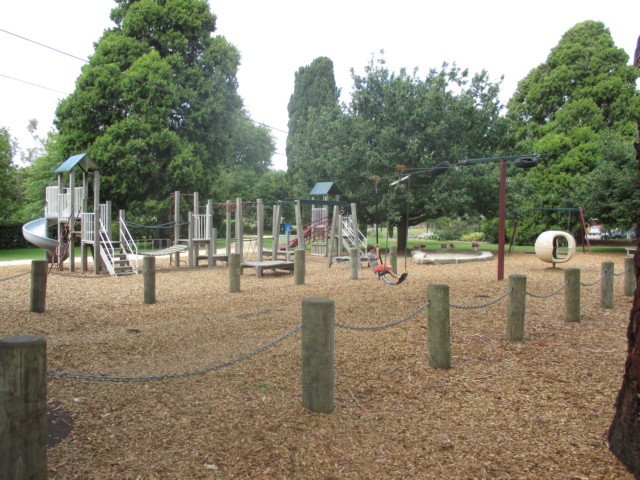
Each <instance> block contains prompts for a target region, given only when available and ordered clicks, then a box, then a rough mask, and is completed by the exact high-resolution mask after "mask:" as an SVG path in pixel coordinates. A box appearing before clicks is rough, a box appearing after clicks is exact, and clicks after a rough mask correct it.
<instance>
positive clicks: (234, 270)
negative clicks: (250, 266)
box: [229, 253, 242, 293]
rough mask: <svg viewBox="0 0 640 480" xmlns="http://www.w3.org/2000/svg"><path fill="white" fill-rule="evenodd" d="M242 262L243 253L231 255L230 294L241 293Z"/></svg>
mask: <svg viewBox="0 0 640 480" xmlns="http://www.w3.org/2000/svg"><path fill="white" fill-rule="evenodd" d="M241 262H242V254H241V253H232V254H230V255H229V293H237V292H239V291H240V273H241V272H242V264H241Z"/></svg>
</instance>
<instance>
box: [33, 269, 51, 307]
mask: <svg viewBox="0 0 640 480" xmlns="http://www.w3.org/2000/svg"><path fill="white" fill-rule="evenodd" d="M48 266H49V262H47V261H46V260H33V261H32V262H31V289H30V302H29V311H30V312H36V313H42V312H44V307H45V303H46V299H47V267H48Z"/></svg>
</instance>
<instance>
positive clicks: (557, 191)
mask: <svg viewBox="0 0 640 480" xmlns="http://www.w3.org/2000/svg"><path fill="white" fill-rule="evenodd" d="M627 61H628V57H627V54H626V53H625V51H624V50H623V49H620V48H617V47H616V46H615V45H614V43H613V40H612V38H611V35H610V33H609V31H608V29H606V28H605V26H604V25H603V24H602V23H600V22H594V21H586V22H583V23H580V24H578V25H576V26H575V27H573V28H572V29H570V30H569V31H568V32H567V33H566V34H565V35H564V36H563V37H562V39H561V41H560V43H559V44H558V45H557V46H556V47H555V48H554V49H553V50H552V51H551V53H550V55H549V57H548V58H547V61H546V62H545V63H544V64H542V65H540V66H538V67H537V68H535V69H533V70H532V71H531V73H530V74H529V75H528V76H527V77H526V78H524V79H523V80H521V81H520V83H519V84H518V89H517V91H516V93H515V94H514V96H513V97H512V99H511V100H510V101H509V104H508V107H509V113H508V118H509V119H510V120H511V124H512V129H513V132H512V133H513V138H512V140H513V144H514V146H515V148H517V149H518V150H521V151H535V152H540V153H547V154H549V156H550V157H549V159H548V160H547V161H545V162H543V164H542V165H541V166H540V167H538V168H534V169H531V170H529V171H526V172H515V176H516V177H517V176H520V177H524V176H526V180H524V181H520V182H518V183H519V184H520V185H519V186H520V189H521V191H520V192H517V193H516V194H515V195H514V196H512V199H517V203H518V204H519V207H518V209H519V212H518V213H519V214H520V218H521V219H523V226H524V227H525V228H524V229H523V230H524V232H525V235H524V237H526V238H527V240H530V236H531V235H533V233H534V231H535V230H538V234H539V233H540V232H541V231H544V230H547V229H549V228H550V227H551V224H549V223H547V222H548V221H549V219H548V218H547V219H545V218H543V219H540V221H537V220H534V219H529V220H526V221H524V219H525V218H527V217H530V216H531V215H532V213H531V212H532V211H534V210H535V209H536V208H543V207H553V208H559V207H578V206H583V207H584V209H585V216H587V217H599V218H600V217H606V218H607V219H608V220H609V221H610V222H611V223H614V224H625V225H627V226H628V225H629V224H630V223H631V221H632V220H631V219H632V218H633V216H634V215H635V212H638V204H637V203H638V202H637V200H636V199H635V198H634V195H633V194H632V193H633V192H634V191H636V192H637V186H638V173H637V170H636V168H635V165H634V163H635V162H634V153H633V150H632V147H631V146H632V144H633V140H634V137H635V135H636V130H635V126H636V121H637V119H638V118H640V98H639V96H638V92H637V91H636V88H635V81H636V78H637V76H638V73H637V72H636V71H635V69H633V68H632V67H631V66H629V65H627ZM510 188H511V185H510ZM634 189H635V190H634ZM510 204H511V203H510ZM526 232H528V233H526Z"/></svg>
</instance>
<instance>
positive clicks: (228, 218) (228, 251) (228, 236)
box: [225, 200, 231, 262]
mask: <svg viewBox="0 0 640 480" xmlns="http://www.w3.org/2000/svg"><path fill="white" fill-rule="evenodd" d="M225 205H226V210H227V215H226V225H227V230H226V239H227V248H226V251H225V255H226V256H227V262H228V261H229V255H231V202H230V201H229V200H227V202H226V204H225Z"/></svg>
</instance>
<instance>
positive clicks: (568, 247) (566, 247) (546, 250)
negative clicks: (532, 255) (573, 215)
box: [535, 230, 576, 265]
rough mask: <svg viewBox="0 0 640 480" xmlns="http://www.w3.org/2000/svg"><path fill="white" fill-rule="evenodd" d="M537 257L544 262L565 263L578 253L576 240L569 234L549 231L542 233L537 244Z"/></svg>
mask: <svg viewBox="0 0 640 480" xmlns="http://www.w3.org/2000/svg"><path fill="white" fill-rule="evenodd" d="M535 250H536V256H537V257H538V258H539V259H540V260H542V261H543V262H547V263H553V264H554V265H555V264H556V263H564V262H568V261H569V260H571V257H573V255H574V254H575V253H576V240H575V239H574V238H573V236H572V235H571V234H569V233H567V232H561V231H558V230H548V231H546V232H542V233H541V234H540V235H539V236H538V238H537V239H536V243H535Z"/></svg>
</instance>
